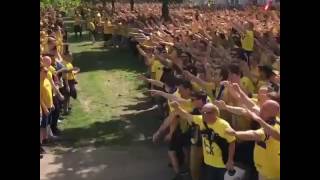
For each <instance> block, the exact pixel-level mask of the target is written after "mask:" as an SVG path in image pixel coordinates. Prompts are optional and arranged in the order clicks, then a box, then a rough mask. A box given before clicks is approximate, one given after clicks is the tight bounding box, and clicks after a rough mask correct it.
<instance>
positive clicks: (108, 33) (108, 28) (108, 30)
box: [103, 17, 113, 45]
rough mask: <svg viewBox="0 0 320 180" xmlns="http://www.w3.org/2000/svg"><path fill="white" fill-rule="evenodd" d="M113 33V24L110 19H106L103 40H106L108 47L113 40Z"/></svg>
mask: <svg viewBox="0 0 320 180" xmlns="http://www.w3.org/2000/svg"><path fill="white" fill-rule="evenodd" d="M112 33H113V25H112V23H111V20H110V18H108V17H106V19H105V21H104V24H103V39H104V41H105V43H106V45H107V44H108V42H109V41H110V40H111V38H112Z"/></svg>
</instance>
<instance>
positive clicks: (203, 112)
mask: <svg viewBox="0 0 320 180" xmlns="http://www.w3.org/2000/svg"><path fill="white" fill-rule="evenodd" d="M201 113H202V114H203V115H209V114H212V113H213V111H208V112H206V111H202V112H201Z"/></svg>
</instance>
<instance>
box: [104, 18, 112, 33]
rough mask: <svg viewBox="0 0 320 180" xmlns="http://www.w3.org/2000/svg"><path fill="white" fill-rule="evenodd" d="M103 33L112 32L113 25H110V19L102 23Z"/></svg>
mask: <svg viewBox="0 0 320 180" xmlns="http://www.w3.org/2000/svg"><path fill="white" fill-rule="evenodd" d="M103 33H104V34H112V33H113V26H112V23H111V21H107V22H105V23H104V26H103Z"/></svg>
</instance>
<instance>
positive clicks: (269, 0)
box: [264, 0, 272, 11]
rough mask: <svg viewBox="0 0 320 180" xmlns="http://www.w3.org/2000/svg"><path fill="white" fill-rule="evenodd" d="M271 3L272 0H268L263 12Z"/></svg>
mask: <svg viewBox="0 0 320 180" xmlns="http://www.w3.org/2000/svg"><path fill="white" fill-rule="evenodd" d="M271 3H272V0H268V1H267V3H266V5H265V6H264V10H265V11H267V10H268V9H269V7H270V5H271Z"/></svg>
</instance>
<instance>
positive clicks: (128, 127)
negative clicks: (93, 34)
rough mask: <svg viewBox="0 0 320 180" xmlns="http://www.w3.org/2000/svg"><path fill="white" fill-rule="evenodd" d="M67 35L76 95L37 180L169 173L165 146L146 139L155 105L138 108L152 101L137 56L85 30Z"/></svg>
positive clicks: (162, 178)
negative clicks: (78, 36)
mask: <svg viewBox="0 0 320 180" xmlns="http://www.w3.org/2000/svg"><path fill="white" fill-rule="evenodd" d="M66 23H67V24H69V25H71V24H72V22H71V21H66ZM69 27H71V26H69ZM69 32H70V31H69ZM69 36H70V39H69V44H70V50H71V52H72V53H73V56H74V63H73V64H74V66H77V67H80V69H81V72H80V74H78V75H77V80H78V82H79V84H78V92H79V96H78V99H77V100H73V102H72V113H71V114H70V115H69V116H67V117H65V118H64V120H63V121H62V122H61V123H60V124H59V126H60V127H61V129H62V133H63V134H62V136H61V140H60V141H58V142H57V143H55V144H54V145H52V146H50V147H47V151H48V152H47V154H45V155H44V158H43V159H41V160H40V178H41V180H81V179H88V180H109V179H110V180H142V179H146V180H149V179H153V180H166V179H170V178H171V177H172V176H173V174H172V170H171V169H170V168H169V167H168V159H167V152H166V151H167V148H166V146H165V145H154V144H152V142H151V137H152V133H153V132H154V131H155V130H156V129H157V128H158V127H159V125H160V123H161V118H160V117H159V114H158V113H157V110H149V111H144V109H148V108H151V109H152V103H151V99H150V98H149V97H148V93H147V92H146V90H147V89H146V86H145V84H144V83H143V82H141V81H140V80H138V79H137V76H138V75H140V74H141V73H144V72H145V71H146V68H145V66H144V64H143V62H142V60H141V59H138V58H137V57H136V56H134V54H133V53H132V52H131V51H130V50H129V49H110V48H104V47H103V45H102V42H97V43H96V44H95V45H92V44H91V43H90V42H89V41H88V35H87V34H86V33H85V34H84V40H83V41H78V40H76V39H75V38H74V36H73V33H69Z"/></svg>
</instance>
